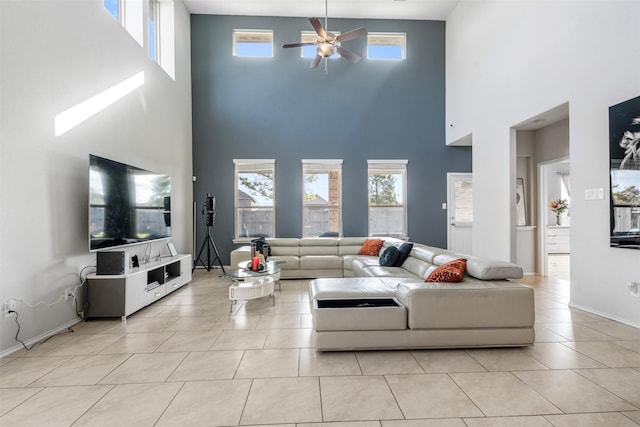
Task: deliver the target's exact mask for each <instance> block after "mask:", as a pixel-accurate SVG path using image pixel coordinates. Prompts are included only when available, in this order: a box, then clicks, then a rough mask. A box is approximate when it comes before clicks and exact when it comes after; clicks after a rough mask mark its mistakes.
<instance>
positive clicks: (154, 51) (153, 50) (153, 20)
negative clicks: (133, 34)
mask: <svg viewBox="0 0 640 427" xmlns="http://www.w3.org/2000/svg"><path fill="white" fill-rule="evenodd" d="M159 25H160V2H159V1H158V0H149V20H148V25H147V34H148V36H149V38H148V48H149V57H150V58H151V59H152V60H154V61H156V62H158V63H160V58H158V56H159V55H158V53H159V52H160V49H159V46H158V41H159V40H158V33H159V32H160V31H159V28H158V27H159Z"/></svg>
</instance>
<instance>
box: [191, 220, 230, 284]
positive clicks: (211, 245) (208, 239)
mask: <svg viewBox="0 0 640 427" xmlns="http://www.w3.org/2000/svg"><path fill="white" fill-rule="evenodd" d="M205 246H206V247H207V263H206V264H205V263H204V261H203V260H201V259H200V257H201V256H202V251H204V247H205ZM211 249H213V252H214V253H215V254H216V256H215V258H214V259H213V260H212V259H211ZM216 261H218V264H220V268H221V269H222V274H227V272H226V271H224V266H223V265H222V260H221V259H220V254H219V253H218V248H216V243H215V242H214V241H213V237H211V226H209V225H208V226H207V236H206V237H205V238H204V242H202V246H201V247H200V252H198V257H197V258H196V260H195V262H194V263H193V269H192V270H191V272H192V273H193V270H195V269H196V265H198V262H201V263H202V265H203V266H204V267H205V268H206V269H207V271H211V268H212V265H213V264H214V263H215V262H216Z"/></svg>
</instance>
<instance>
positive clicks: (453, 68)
mask: <svg viewBox="0 0 640 427" xmlns="http://www.w3.org/2000/svg"><path fill="white" fill-rule="evenodd" d="M639 19H640V2H637V1H633V0H629V1H605V0H602V1H597V0H596V1H589V2H573V1H547V2H540V1H518V2H505V1H482V2H461V3H460V4H459V6H458V7H457V8H456V9H455V10H454V12H453V13H452V14H451V16H450V19H449V20H448V21H447V103H446V108H447V123H448V124H454V126H453V127H451V126H448V127H447V142H448V143H453V142H455V141H457V140H459V139H460V138H462V137H464V136H465V135H467V134H469V133H472V134H473V138H472V139H473V173H474V199H475V203H474V234H473V245H474V247H473V252H474V253H475V254H477V255H484V256H490V257H494V258H499V259H513V253H514V250H513V247H514V240H515V239H514V238H513V235H514V233H515V226H514V221H513V210H512V209H511V206H512V205H513V204H512V200H511V199H512V196H511V195H512V194H514V191H513V189H512V188H511V182H512V181H515V180H514V179H513V177H514V176H515V175H514V170H515V165H514V164H513V163H514V159H515V155H514V154H513V152H512V151H513V143H512V141H513V139H514V135H513V134H514V133H513V132H510V127H512V126H514V125H516V124H518V123H521V122H523V121H525V120H527V119H528V118H531V117H534V116H536V115H538V114H540V113H542V112H544V111H548V110H550V109H552V108H554V107H556V106H559V105H562V104H564V103H566V102H568V103H569V111H570V116H569V122H570V132H569V133H570V157H571V187H572V193H573V194H574V195H576V196H575V197H573V198H572V214H571V215H572V220H571V248H572V257H571V302H572V304H573V305H575V306H577V307H582V308H585V309H588V310H591V311H593V312H597V313H601V314H604V315H606V316H608V317H611V318H614V319H619V320H622V321H624V322H627V323H631V324H635V325H639V326H640V299H638V298H633V297H631V296H630V295H629V293H628V291H627V284H628V282H629V281H630V280H636V281H637V280H640V267H638V266H639V265H640V251H634V250H625V249H615V248H610V247H609V229H608V227H609V206H608V197H609V184H608V183H609V178H608V172H609V167H608V108H609V106H611V105H614V104H617V103H619V102H622V101H625V100H627V99H629V98H632V97H635V96H638V94H640V73H638V69H640V55H639V54H638V53H639V52H638V43H637V41H638V40H640V27H639V26H638V25H635V24H633V22H638V20H639ZM590 188H603V189H604V190H605V200H596V201H593V200H590V201H585V200H584V197H579V196H578V195H583V194H584V190H585V189H590Z"/></svg>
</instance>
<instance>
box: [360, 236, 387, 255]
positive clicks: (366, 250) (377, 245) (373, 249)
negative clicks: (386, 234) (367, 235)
mask: <svg viewBox="0 0 640 427" xmlns="http://www.w3.org/2000/svg"><path fill="white" fill-rule="evenodd" d="M383 244H384V241H382V240H380V239H367V240H365V241H364V243H363V244H362V247H361V248H360V250H359V251H358V255H370V256H378V254H379V253H380V249H382V245H383Z"/></svg>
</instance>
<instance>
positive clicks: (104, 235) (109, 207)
mask: <svg viewBox="0 0 640 427" xmlns="http://www.w3.org/2000/svg"><path fill="white" fill-rule="evenodd" d="M170 196H171V177H170V176H169V175H163V174H158V173H154V172H150V171H147V170H144V169H141V168H137V167H135V166H131V165H127V164H124V163H120V162H116V161H114V160H109V159H105V158H103V157H99V156H95V155H93V154H90V155H89V250H90V251H98V250H103V249H109V248H114V247H117V246H123V245H132V244H136V243H143V242H148V241H151V240H157V239H166V238H169V237H171V199H170Z"/></svg>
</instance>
